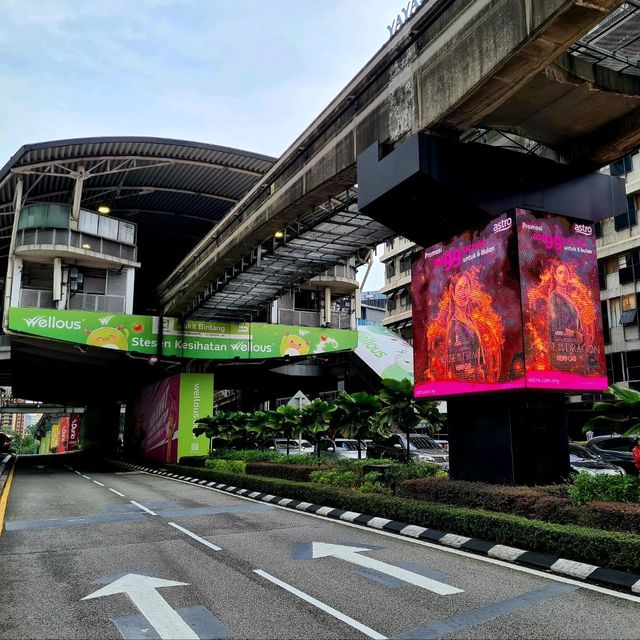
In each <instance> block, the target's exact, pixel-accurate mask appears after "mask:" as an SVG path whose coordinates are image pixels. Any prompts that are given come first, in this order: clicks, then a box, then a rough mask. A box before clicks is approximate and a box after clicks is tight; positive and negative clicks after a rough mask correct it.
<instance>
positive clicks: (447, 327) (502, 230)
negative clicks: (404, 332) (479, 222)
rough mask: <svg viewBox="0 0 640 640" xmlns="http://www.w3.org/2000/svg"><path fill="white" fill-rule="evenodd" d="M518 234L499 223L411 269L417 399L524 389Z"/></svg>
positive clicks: (436, 250) (507, 221)
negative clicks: (518, 274) (518, 275)
mask: <svg viewBox="0 0 640 640" xmlns="http://www.w3.org/2000/svg"><path fill="white" fill-rule="evenodd" d="M515 226H516V225H515V220H514V216H513V215H509V214H505V215H502V216H500V217H499V218H496V219H495V220H493V221H492V222H491V223H490V224H489V225H487V226H486V227H484V228H483V229H480V230H478V231H475V232H466V233H464V234H462V235H459V236H456V237H455V238H453V239H452V240H450V241H449V242H447V243H440V244H437V245H435V246H433V247H430V248H428V249H426V250H424V251H423V252H422V254H421V256H420V258H419V259H418V260H416V261H415V262H414V264H413V272H412V297H413V335H414V375H415V395H416V397H429V396H433V397H436V396H438V397H443V396H450V395H457V394H464V393H479V392H486V391H499V390H504V389H517V388H522V387H524V385H525V378H524V376H525V369H524V352H523V344H522V317H521V311H520V285H519V282H518V277H517V241H516V229H515Z"/></svg>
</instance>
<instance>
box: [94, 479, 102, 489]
mask: <svg viewBox="0 0 640 640" xmlns="http://www.w3.org/2000/svg"><path fill="white" fill-rule="evenodd" d="M93 482H95V483H96V484H97V485H100V486H101V487H104V485H103V484H102V482H98V481H97V480H93Z"/></svg>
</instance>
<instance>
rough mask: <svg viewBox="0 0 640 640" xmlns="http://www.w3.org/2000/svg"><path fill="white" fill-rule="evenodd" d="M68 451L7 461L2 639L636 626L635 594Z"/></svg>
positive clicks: (450, 633) (523, 631)
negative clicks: (93, 462)
mask: <svg viewBox="0 0 640 640" xmlns="http://www.w3.org/2000/svg"><path fill="white" fill-rule="evenodd" d="M62 460H64V462H65V464H68V465H69V466H68V467H67V466H64V465H60V464H59V463H60V462H62ZM40 462H42V459H40ZM79 465H80V460H79V459H78V458H77V457H75V458H74V457H72V456H68V457H66V458H63V459H62V458H61V457H60V456H58V457H56V464H54V463H53V457H51V461H50V462H47V461H45V463H44V464H37V465H35V466H31V467H29V466H26V465H25V464H24V461H23V462H22V463H21V464H19V466H18V469H17V471H16V473H15V476H14V478H13V485H12V488H11V493H10V495H9V502H8V505H7V511H6V515H5V530H4V531H3V533H2V536H1V537H0V638H11V639H14V638H65V639H66V638H91V639H97V638H225V637H229V638H380V639H382V638H509V639H513V638H580V639H582V638H598V639H600V638H635V639H638V638H640V598H638V597H636V596H631V595H627V594H623V593H616V592H614V591H609V590H607V589H602V588H598V587H594V586H591V585H584V584H581V583H579V582H576V581H572V580H570V579H566V578H562V577H559V576H552V575H548V574H544V573H541V572H538V571H534V570H529V569H526V568H523V567H515V566H512V565H509V564H506V563H503V562H501V561H498V560H492V559H490V558H484V557H482V558H481V557H478V556H473V555H471V554H467V553H465V552H461V551H458V550H455V549H446V548H442V547H438V546H434V545H431V544H429V543H424V542H421V541H413V540H409V539H406V538H400V537H398V536H394V535H392V534H386V533H376V532H375V531H372V530H371V529H370V528H366V529H365V528H361V527H358V526H354V525H349V524H346V523H345V524H341V523H339V522H335V521H333V520H327V519H323V518H321V517H317V516H312V515H307V514H303V513H299V512H295V511H289V510H286V509H283V508H279V507H276V506H272V505H269V504H264V503H258V502H254V501H251V500H247V499H242V498H239V497H236V496H231V495H228V494H225V493H222V492H219V491H215V490H212V489H208V488H205V487H199V486H193V485H190V484H185V483H183V482H179V481H175V480H170V479H167V478H162V477H158V476H152V475H148V474H144V473H140V472H135V471H124V470H121V469H118V468H114V467H107V466H100V467H92V468H82V467H81V466H79Z"/></svg>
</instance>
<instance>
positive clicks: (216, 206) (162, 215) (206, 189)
mask: <svg viewBox="0 0 640 640" xmlns="http://www.w3.org/2000/svg"><path fill="white" fill-rule="evenodd" d="M274 162H275V158H272V157H269V156H265V155H260V154H255V153H251V152H248V151H241V150H238V149H231V148H228V147H221V146H217V145H212V144H205V143H199V142H187V141H182V140H168V139H162V138H148V137H100V138H78V139H71V140H56V141H53V142H44V143H38V144H28V145H24V146H23V147H21V148H20V149H19V150H18V152H17V153H16V154H15V155H14V156H13V157H12V158H11V159H10V160H9V162H7V164H6V165H5V166H4V167H3V168H2V169H0V227H1V231H0V269H1V268H2V262H1V261H6V259H7V254H8V249H9V244H10V239H11V229H12V225H13V213H14V206H15V203H14V199H15V194H16V188H17V184H18V179H19V178H22V180H23V206H26V205H29V204H36V203H58V204H67V205H71V203H72V200H73V193H74V188H75V184H76V178H77V177H78V175H83V176H84V179H83V181H82V184H83V188H82V200H81V207H82V208H83V209H88V210H92V211H96V210H97V208H98V206H99V205H103V204H106V205H108V206H109V207H110V209H111V212H110V215H111V216H113V217H114V218H119V219H124V220H129V221H131V222H134V223H136V224H137V225H138V237H139V242H138V245H139V260H140V261H141V262H142V263H143V265H144V273H145V274H146V275H145V276H144V278H143V279H144V280H145V282H144V284H145V285H148V288H149V289H150V290H152V291H155V288H156V286H157V284H158V283H159V282H160V281H161V279H162V278H163V277H164V276H166V274H168V273H170V271H171V269H172V268H173V267H175V265H176V264H177V263H178V262H179V261H180V259H181V258H182V257H184V255H185V254H186V253H187V252H188V251H189V250H191V248H192V247H193V246H194V245H195V244H196V243H197V241H198V240H200V239H201V238H202V237H203V236H204V235H206V233H207V232H208V231H210V230H211V228H212V227H213V226H214V225H215V223H216V222H218V221H219V220H220V219H221V218H222V217H223V216H224V215H225V214H226V213H227V212H228V211H229V210H230V209H231V208H232V207H233V206H234V205H235V204H236V203H237V202H239V200H240V199H241V198H242V197H243V196H244V195H245V194H246V193H247V192H248V191H249V190H250V189H251V188H252V187H253V186H254V185H255V184H256V182H258V181H259V180H260V178H262V176H263V175H264V174H265V173H266V172H267V171H268V170H269V169H270V168H271V166H272V165H273V163H274ZM149 278H150V279H149Z"/></svg>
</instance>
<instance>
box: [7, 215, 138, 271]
mask: <svg viewBox="0 0 640 640" xmlns="http://www.w3.org/2000/svg"><path fill="white" fill-rule="evenodd" d="M70 222H71V209H70V207H67V206H63V205H57V204H44V205H41V204H38V205H30V206H28V207H25V208H24V209H23V210H22V212H21V213H20V221H19V223H18V231H17V235H16V254H26V253H27V252H28V253H29V255H30V256H33V255H35V256H38V257H49V258H51V257H65V256H66V257H70V258H76V259H77V258H78V255H90V256H92V257H98V258H100V259H101V260H104V261H105V262H111V263H116V264H123V263H124V264H129V265H130V266H139V265H138V263H137V262H136V260H137V254H138V249H137V246H136V244H135V242H136V232H137V229H136V225H135V224H133V223H131V222H126V221H124V220H118V219H116V218H108V217H105V216H100V215H98V214H96V213H93V212H92V211H85V210H81V211H80V214H79V217H78V230H77V231H76V230H73V229H71V228H70V226H71V225H70Z"/></svg>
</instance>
